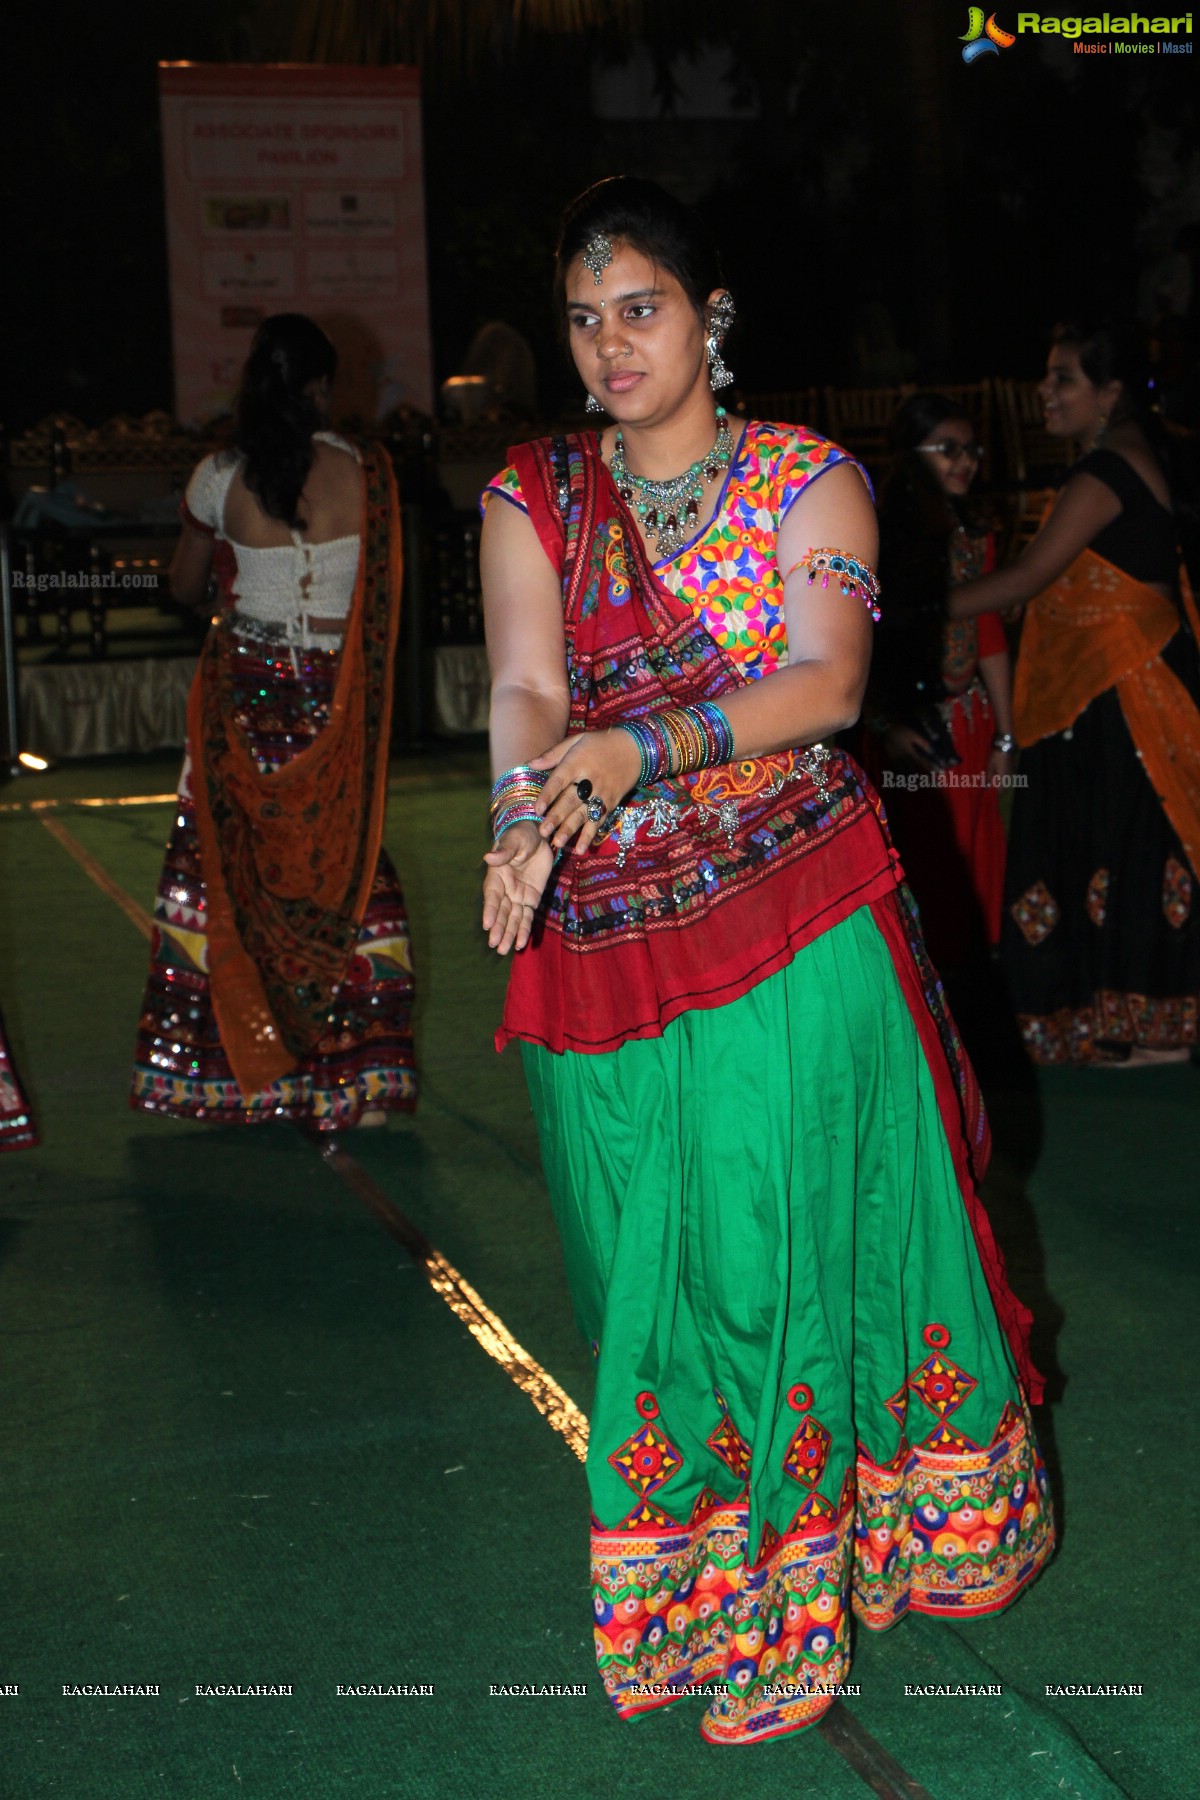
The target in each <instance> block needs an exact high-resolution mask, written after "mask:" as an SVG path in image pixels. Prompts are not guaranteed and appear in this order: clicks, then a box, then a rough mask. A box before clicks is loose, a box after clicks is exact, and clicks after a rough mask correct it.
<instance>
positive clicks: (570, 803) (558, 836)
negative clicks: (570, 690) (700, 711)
mask: <svg viewBox="0 0 1200 1800" xmlns="http://www.w3.org/2000/svg"><path fill="white" fill-rule="evenodd" d="M530 766H531V767H532V768H535V769H549V770H550V775H549V777H548V779H547V781H546V785H545V787H544V788H543V789H542V792H541V798H540V799H539V801H538V810H539V811H540V812H541V813H542V814H543V818H542V823H541V825H540V827H539V830H540V831H541V834H542V836H543V837H544V838H546V839H548V840H549V842H550V843H551V845H552V846H553V848H554V849H555V850H561V849H562V847H563V845H564V844H566V843H568V842H570V840H571V838H575V843H574V844H573V846H572V854H573V855H575V856H582V855H583V852H584V851H585V850H586V849H587V848H588V846H589V844H590V843H591V841H592V839H593V838H594V837H595V835H596V833H597V832H598V831H599V829H600V826H601V824H602V823H603V821H604V819H605V818H606V817H607V815H608V814H609V813H610V812H611V811H612V810H613V808H614V807H615V806H619V805H620V803H621V801H622V800H623V799H624V798H625V796H626V794H627V793H628V792H629V790H630V788H632V787H633V786H634V784H635V783H636V781H637V778H638V775H639V774H640V773H641V767H642V759H641V756H640V755H639V753H638V747H637V745H636V744H635V743H634V741H633V739H632V738H631V737H630V735H629V733H628V732H627V731H622V730H621V729H620V728H619V727H618V728H616V729H615V730H612V731H585V732H583V733H581V734H580V735H579V736H577V737H566V738H563V739H562V741H561V743H557V744H555V745H554V746H553V747H552V748H551V749H549V750H547V751H546V753H545V755H544V756H535V757H534V758H533V761H532V763H531V765H530ZM580 782H582V783H584V784H585V786H584V793H583V795H580V794H579V792H578V791H577V784H578V783H580ZM588 783H590V787H589V786H588V785H587V784H588ZM597 801H599V803H600V805H601V806H603V808H604V811H603V812H602V813H601V814H600V817H599V818H598V819H593V818H590V817H589V816H588V808H589V807H591V808H592V809H593V810H594V809H595V807H596V803H597Z"/></svg>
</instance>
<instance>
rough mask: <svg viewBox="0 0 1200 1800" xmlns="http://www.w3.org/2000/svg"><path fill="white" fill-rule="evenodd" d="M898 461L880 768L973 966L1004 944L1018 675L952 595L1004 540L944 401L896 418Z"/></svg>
mask: <svg viewBox="0 0 1200 1800" xmlns="http://www.w3.org/2000/svg"><path fill="white" fill-rule="evenodd" d="M891 438H892V445H893V448H894V450H895V451H896V463H895V466H894V468H893V472H892V475H891V477H890V479H889V481H888V484H887V487H886V489H885V491H884V494H883V498H882V501H881V504H880V579H881V581H882V583H883V587H884V592H885V594H886V596H887V602H888V604H887V606H886V607H885V609H884V617H883V620H882V621H881V624H880V629H879V635H878V641H877V643H876V646H875V654H874V657H873V659H872V670H871V698H870V700H869V702H868V708H867V718H868V721H869V726H870V730H871V733H872V736H873V738H874V743H873V744H870V743H869V745H868V762H869V763H870V764H872V765H873V766H872V773H873V774H874V775H875V776H876V779H877V781H878V782H879V785H880V786H881V787H882V788H883V789H884V801H885V804H886V806H887V812H888V822H889V824H890V825H891V827H892V831H893V834H894V836H895V839H896V844H897V848H898V849H899V851H900V854H901V856H902V858H903V860H904V867H905V872H906V874H907V875H908V878H909V881H910V882H911V884H912V888H913V892H914V894H915V895H916V899H917V903H918V905H919V906H920V908H921V923H922V925H923V927H924V931H925V937H926V941H927V943H928V944H929V948H930V953H931V955H932V956H933V959H934V961H935V963H937V964H938V966H939V968H941V969H943V970H947V969H953V968H956V967H960V966H962V965H964V964H966V963H968V962H969V961H970V960H971V958H972V954H973V953H974V954H978V953H979V952H980V951H981V950H985V949H993V948H995V946H996V944H997V943H998V942H999V939H1000V902H1001V897H1002V891H1003V886H1004V827H1003V825H1002V823H1001V819H1000V809H999V804H998V796H997V789H998V786H999V784H1000V783H1002V782H1003V781H1004V780H1005V779H1006V778H1007V777H1008V776H1010V775H1011V774H1012V771H1013V768H1014V765H1015V756H1014V752H1015V749H1016V743H1015V740H1014V738H1013V736H1012V671H1011V665H1010V661H1009V654H1008V643H1007V640H1006V638H1005V635H1004V627H1003V625H1002V624H1001V623H1000V619H999V617H998V616H997V614H995V613H991V612H989V613H984V614H982V615H981V616H980V617H978V618H971V619H951V618H949V617H948V616H947V612H946V604H947V599H948V595H949V591H950V589H951V588H952V587H954V586H957V585H959V584H961V583H962V582H965V581H970V580H972V579H973V578H974V577H975V576H977V575H982V574H983V573H984V572H985V571H986V570H988V569H990V568H991V566H992V563H993V561H994V556H995V551H994V542H993V538H992V534H991V532H990V531H988V530H987V529H986V527H985V526H984V525H983V524H982V522H981V521H980V520H979V519H978V517H977V516H976V514H975V513H974V512H973V511H972V509H971V508H970V506H969V503H968V500H967V495H968V493H969V490H970V487H971V484H972V482H973V481H974V480H975V476H976V474H977V473H978V470H979V464H980V459H981V457H982V455H983V451H982V449H981V447H980V445H979V444H978V443H976V441H975V432H974V429H973V427H972V425H971V421H970V419H969V418H968V417H967V415H966V414H965V413H964V412H963V411H962V409H961V408H960V407H958V406H956V405H955V404H954V402H953V401H952V400H947V399H945V398H944V396H943V395H941V394H914V395H913V396H912V398H911V399H909V400H906V401H905V403H904V405H903V406H902V407H901V408H900V410H899V412H898V413H897V414H896V417H895V419H894V420H893V422H892V430H891Z"/></svg>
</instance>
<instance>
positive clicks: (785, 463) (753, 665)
mask: <svg viewBox="0 0 1200 1800" xmlns="http://www.w3.org/2000/svg"><path fill="white" fill-rule="evenodd" d="M851 460H852V459H851V458H849V457H848V456H847V455H846V452H845V451H844V450H839V449H838V447H837V445H836V444H831V443H830V442H829V441H828V439H826V438H821V437H817V436H816V435H815V433H813V432H811V431H809V430H807V429H806V428H805V427H804V426H802V425H799V426H798V425H771V424H763V423H761V422H758V421H755V420H751V421H750V423H749V424H748V425H747V426H746V429H745V432H744V433H743V435H742V440H741V443H740V444H739V445H738V448H737V451H736V453H735V455H734V459H733V462H732V463H731V464H730V466H729V469H728V471H727V473H726V476H725V481H724V483H723V485H722V489H721V493H720V496H719V498H718V501H717V506H716V510H715V511H714V513H713V516H712V518H711V519H710V520H709V522H708V524H707V525H706V526H704V528H703V530H702V531H700V532H699V533H698V534H697V536H696V537H694V538H692V539H691V540H690V542H688V543H687V544H685V545H684V546H683V548H682V549H681V550H680V551H679V553H678V555H677V556H675V557H674V558H673V559H671V560H669V561H662V562H657V563H655V564H654V569H655V573H656V574H657V575H658V577H659V579H660V580H661V581H662V582H663V584H664V586H666V587H668V588H669V589H670V590H671V592H672V593H673V594H675V595H676V596H677V597H678V598H679V599H682V600H686V601H687V602H688V604H689V605H690V606H691V607H692V608H693V610H694V611H695V613H696V615H697V617H698V619H699V620H700V622H701V623H702V624H703V625H704V627H705V629H706V630H707V631H708V632H709V633H710V634H711V636H712V637H713V638H714V639H715V641H716V642H717V643H718V644H719V645H720V647H721V649H722V650H724V651H725V653H726V655H727V656H728V657H729V658H730V660H731V661H732V662H735V663H737V664H738V666H739V668H740V669H741V671H742V673H743V674H745V675H748V676H752V677H753V676H759V675H766V674H769V673H770V671H771V670H772V669H777V668H782V667H783V665H784V664H785V663H786V662H787V628H786V625H785V623H784V616H783V581H782V575H781V571H780V569H779V566H778V564H777V562H776V560H775V539H776V537H777V535H778V532H779V528H780V525H781V524H782V523H783V520H784V519H785V518H786V516H787V513H788V509H789V508H790V507H791V505H792V502H793V501H794V500H795V499H796V497H797V496H798V495H799V494H800V493H801V491H802V490H803V488H804V487H805V485H806V484H807V483H808V482H809V481H810V480H812V479H813V478H814V476H816V475H819V474H821V473H822V472H823V471H824V470H825V469H827V468H832V467H833V466H834V465H835V464H836V463H839V462H848V461H851ZM856 466H857V465H856ZM493 493H496V494H500V495H502V497H503V498H504V499H505V500H508V501H509V502H511V504H512V505H514V506H517V507H519V508H520V509H521V510H522V511H523V512H524V511H526V510H527V508H526V506H525V499H524V496H523V494H522V492H521V482H520V477H519V476H518V474H517V472H516V470H515V469H514V468H513V467H512V466H511V464H510V466H509V467H508V468H506V469H503V470H501V472H500V474H499V475H497V476H496V478H495V480H494V481H490V482H489V483H488V485H487V487H486V488H485V489H484V493H483V499H484V501H486V500H487V499H488V498H489V497H490V496H491V495H492V494H493ZM622 553H623V550H622V544H621V540H620V537H619V535H618V536H616V537H615V538H614V541H613V545H612V548H611V550H610V553H609V555H610V561H609V564H608V569H609V575H610V578H618V579H619V568H618V566H617V559H619V558H620V556H621V555H622ZM613 597H614V598H616V595H615V594H614V596H613Z"/></svg>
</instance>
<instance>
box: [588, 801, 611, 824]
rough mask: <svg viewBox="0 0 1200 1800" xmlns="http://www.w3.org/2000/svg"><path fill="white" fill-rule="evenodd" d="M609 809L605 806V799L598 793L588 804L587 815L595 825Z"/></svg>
mask: <svg viewBox="0 0 1200 1800" xmlns="http://www.w3.org/2000/svg"><path fill="white" fill-rule="evenodd" d="M607 811H608V808H607V807H606V806H605V804H604V802H603V800H601V798H600V796H599V794H597V795H596V798H595V799H594V800H593V801H591V802H590V803H589V805H588V809H587V816H588V818H589V819H590V820H591V821H592V823H593V825H598V824H599V823H600V820H601V819H602V818H603V817H604V815H605V813H606V812H607Z"/></svg>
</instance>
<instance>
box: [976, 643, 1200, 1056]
mask: <svg viewBox="0 0 1200 1800" xmlns="http://www.w3.org/2000/svg"><path fill="white" fill-rule="evenodd" d="M1163 661H1164V663H1165V664H1166V665H1167V667H1168V668H1169V669H1171V670H1172V672H1173V673H1175V674H1177V675H1178V676H1179V678H1180V680H1181V681H1182V682H1184V683H1185V685H1186V686H1187V687H1188V689H1189V690H1190V691H1191V692H1192V693H1193V695H1200V671H1198V668H1197V656H1196V649H1195V645H1194V644H1193V642H1192V639H1191V638H1190V637H1189V636H1187V635H1186V634H1185V633H1184V632H1182V631H1181V632H1180V633H1179V634H1178V635H1177V637H1176V638H1175V639H1174V640H1173V641H1172V642H1171V643H1170V644H1169V645H1168V647H1167V648H1166V650H1165V651H1164V652H1163ZM1021 773H1022V774H1023V775H1024V776H1025V778H1026V782H1027V786H1025V787H1024V788H1023V789H1020V790H1018V792H1017V793H1016V795H1015V797H1014V803H1013V814H1012V823H1011V826H1010V831H1009V846H1008V877H1007V883H1006V893H1005V906H1004V916H1003V931H1004V936H1003V949H1004V958H1005V965H1006V968H1007V972H1008V977H1009V982H1010V986H1011V988H1012V994H1013V1003H1014V1008H1015V1010H1016V1013H1017V1016H1018V1018H1019V1020H1020V1025H1021V1031H1022V1035H1023V1037H1024V1040H1025V1045H1026V1048H1027V1050H1028V1051H1029V1054H1030V1055H1031V1056H1032V1057H1033V1058H1034V1060H1035V1061H1036V1062H1039V1063H1065V1062H1080V1063H1082V1062H1090V1061H1093V1060H1094V1059H1095V1057H1096V1055H1097V1052H1103V1051H1104V1050H1105V1049H1107V1048H1109V1047H1115V1046H1117V1045H1124V1044H1128V1045H1131V1046H1136V1047H1139V1048H1144V1049H1150V1050H1171V1049H1179V1048H1182V1047H1184V1046H1191V1045H1196V1044H1198V1043H1200V906H1198V905H1197V901H1196V897H1195V879H1194V876H1193V873H1192V869H1191V866H1190V864H1189V860H1188V855H1187V853H1186V851H1185V850H1184V848H1183V846H1182V845H1181V844H1180V841H1179V837H1178V835H1177V833H1176V832H1175V831H1174V830H1173V829H1172V826H1171V824H1170V821H1169V820H1168V818H1167V816H1166V814H1165V812H1164V810H1163V806H1162V802H1161V801H1160V799H1159V797H1158V795H1157V794H1156V793H1155V791H1154V788H1153V787H1152V786H1151V783H1150V781H1149V779H1148V777H1147V774H1146V770H1145V768H1144V767H1143V764H1142V762H1141V760H1140V759H1139V756H1138V752H1137V750H1136V748H1135V745H1134V742H1133V739H1132V737H1131V736H1130V732H1129V727H1128V725H1127V723H1126V721H1125V718H1124V716H1123V714H1122V709H1121V703H1120V700H1119V698H1118V696H1117V694H1116V692H1115V691H1114V690H1113V689H1111V688H1110V689H1108V690H1107V691H1106V692H1104V693H1102V694H1099V695H1097V697H1096V698H1095V699H1094V700H1093V701H1092V702H1091V703H1090V705H1088V706H1087V707H1086V708H1085V709H1084V711H1083V712H1082V713H1081V714H1080V715H1079V717H1078V718H1077V719H1076V720H1075V722H1074V724H1073V725H1072V726H1071V727H1070V728H1069V729H1067V730H1066V731H1061V732H1056V733H1054V734H1053V735H1052V736H1049V737H1045V738H1043V739H1041V740H1040V741H1039V742H1038V743H1036V744H1033V745H1031V746H1030V747H1029V748H1028V749H1025V750H1023V751H1022V752H1021Z"/></svg>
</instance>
